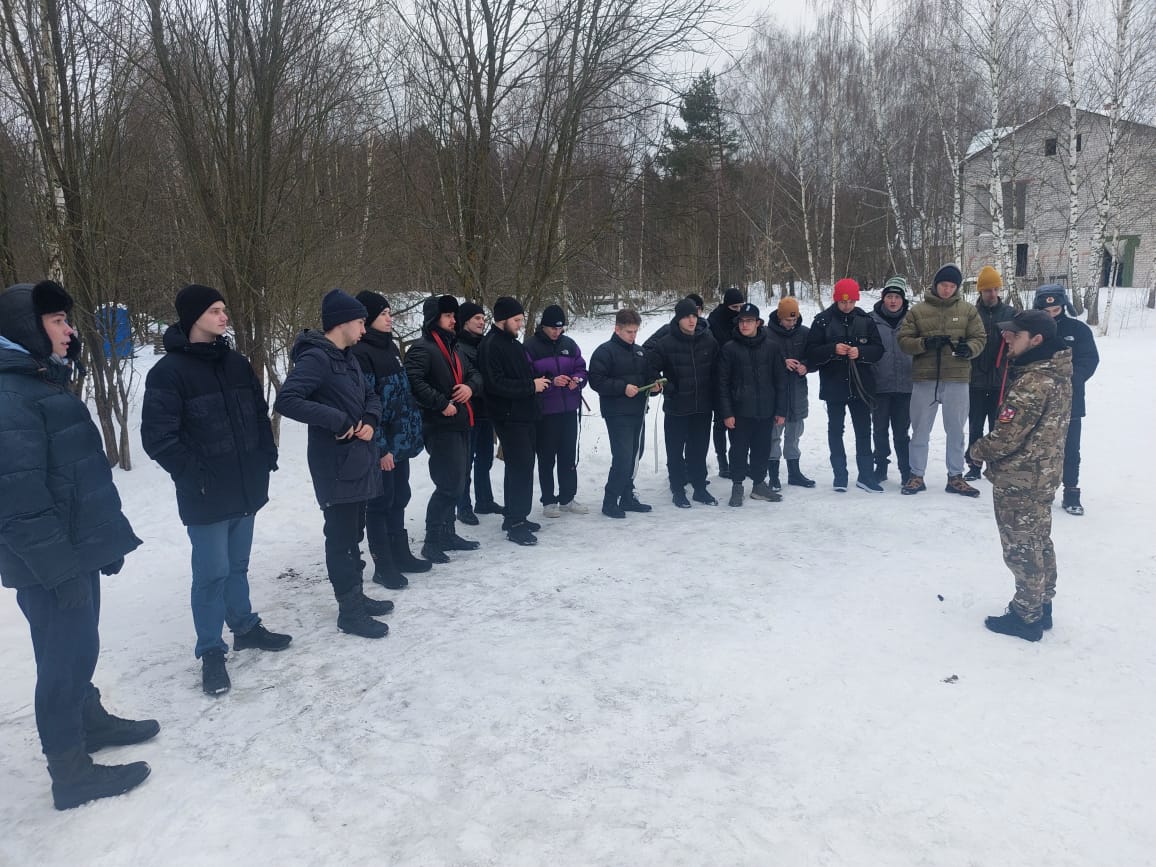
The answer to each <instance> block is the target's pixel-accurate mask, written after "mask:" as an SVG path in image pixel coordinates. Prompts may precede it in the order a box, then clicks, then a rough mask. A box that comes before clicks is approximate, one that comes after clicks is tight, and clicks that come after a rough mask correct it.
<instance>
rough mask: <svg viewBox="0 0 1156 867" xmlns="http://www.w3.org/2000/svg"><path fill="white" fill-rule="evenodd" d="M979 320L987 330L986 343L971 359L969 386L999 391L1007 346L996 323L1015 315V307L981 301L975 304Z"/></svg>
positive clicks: (1005, 363) (1006, 360)
mask: <svg viewBox="0 0 1156 867" xmlns="http://www.w3.org/2000/svg"><path fill="white" fill-rule="evenodd" d="M975 309H976V311H977V312H978V313H979V320H980V322H982V323H983V327H984V330H985V331H986V332H987V343H985V344H984V345H983V351H982V352H981V353H980V354H979V355H977V356H976V357H975V358H973V359H972V360H971V387H972V388H976V389H983V390H985V391H999V389H1000V386H1002V385H1003V378H1004V377H1003V371H1004V368H1005V367H1006V366H1007V363H1008V357H1007V348H1006V347H1005V346H1004V342H1003V334H1002V332H1000V330H999V326H998V323H1000V322H1007V321H1008V320H1009V319H1012V318H1014V317H1015V315H1016V311H1015V308H1014V307H1012V306H1011V305H1010V304H1004V303H1003V302H1002V301H1001V302H999V304H997V305H995V307H988V306H987V305H986V304H984V303H983V301H982V300H981V301H978V302H977V303H976V305H975Z"/></svg>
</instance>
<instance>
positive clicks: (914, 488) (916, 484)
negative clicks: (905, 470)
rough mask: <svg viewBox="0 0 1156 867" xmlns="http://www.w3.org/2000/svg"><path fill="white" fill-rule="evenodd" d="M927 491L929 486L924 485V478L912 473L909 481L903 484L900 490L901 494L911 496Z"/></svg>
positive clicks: (908, 478)
mask: <svg viewBox="0 0 1156 867" xmlns="http://www.w3.org/2000/svg"><path fill="white" fill-rule="evenodd" d="M926 490H927V485H925V484H924V483H923V476H917V475H915V474H914V473H912V474H911V475H910V476H908V477H907V481H906V482H904V483H903V487H902V488H900V489H899V493H901V494H906V495H908V496H911V495H913V494H918V493H919V492H920V491H926Z"/></svg>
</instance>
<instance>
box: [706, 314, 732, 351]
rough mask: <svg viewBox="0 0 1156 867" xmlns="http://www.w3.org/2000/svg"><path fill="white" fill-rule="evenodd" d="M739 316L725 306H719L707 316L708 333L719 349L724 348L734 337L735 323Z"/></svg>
mask: <svg viewBox="0 0 1156 867" xmlns="http://www.w3.org/2000/svg"><path fill="white" fill-rule="evenodd" d="M738 318H739V314H738V313H736V312H735V311H734V310H731V309H730V308H729V307H727V306H726V305H725V304H720V305H719V306H718V307H716V308H715V309H714V310H712V311H711V312H710V315H709V316H707V318H706V320H707V323H708V324H709V325H710V333H711V334H713V335H714V339H715V342H716V343H717V344H718V345H719V349H722V348H723V347H724V346H726V343H727V341H728V340H730V339H731V338H732V337H734V336H735V322H736V321H738Z"/></svg>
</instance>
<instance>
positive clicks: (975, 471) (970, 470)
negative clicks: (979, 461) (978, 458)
mask: <svg viewBox="0 0 1156 867" xmlns="http://www.w3.org/2000/svg"><path fill="white" fill-rule="evenodd" d="M982 478H983V468H982V467H977V466H976V465H975V464H968V465H967V472H966V473H964V474H963V480H964V481H965V482H978V481H979V480H980V479H982Z"/></svg>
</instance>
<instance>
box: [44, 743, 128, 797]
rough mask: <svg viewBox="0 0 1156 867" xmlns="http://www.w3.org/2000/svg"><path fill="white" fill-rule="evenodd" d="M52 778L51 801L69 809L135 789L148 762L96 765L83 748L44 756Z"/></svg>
mask: <svg viewBox="0 0 1156 867" xmlns="http://www.w3.org/2000/svg"><path fill="white" fill-rule="evenodd" d="M45 758H47V759H48V774H49V776H51V777H52V803H53V804H54V805H55V806H56V809H58V810H70V809H72V808H73V807H79V806H80V805H81V804H87V803H88V802H89V801H95V800H97V799H98V798H112V797H115V796H116V795H123V794H124V793H125V792H127V791H129V790H130V789H135V788H136V787H137V786H139V785H140V784H141V783H143V782H144V781H145V779H146V778H147V777H148V775H149V770H150V769H149V766H148V763H147V762H132V763H131V764H127V765H96V764H93V762H92V758H91V756H89V755H88V753H86V752H85V751H84V747H75V748H73V749H71V750H67V751H65V752H62V753H52V754H50V755H47V756H45Z"/></svg>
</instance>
